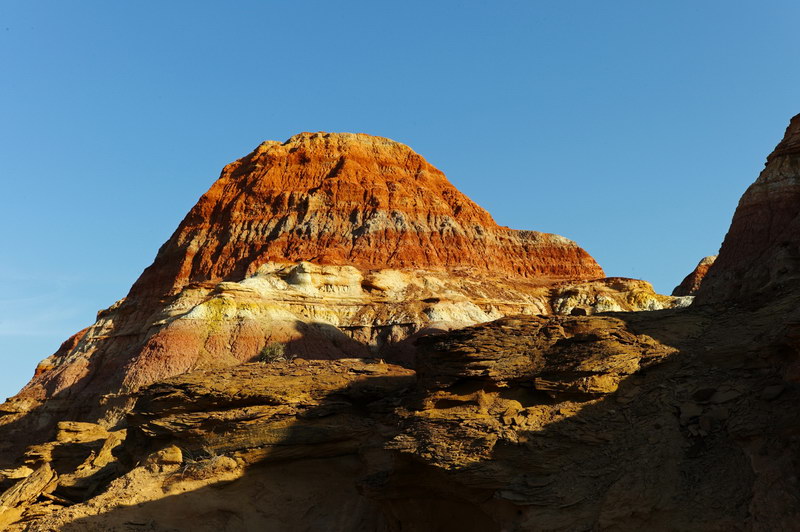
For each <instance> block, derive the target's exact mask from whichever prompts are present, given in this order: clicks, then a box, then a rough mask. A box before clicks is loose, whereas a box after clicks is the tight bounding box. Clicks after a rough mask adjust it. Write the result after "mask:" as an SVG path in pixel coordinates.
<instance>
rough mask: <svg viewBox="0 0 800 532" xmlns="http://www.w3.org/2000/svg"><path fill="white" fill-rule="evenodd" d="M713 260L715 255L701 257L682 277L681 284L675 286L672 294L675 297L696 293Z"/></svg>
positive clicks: (715, 257)
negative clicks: (690, 270)
mask: <svg viewBox="0 0 800 532" xmlns="http://www.w3.org/2000/svg"><path fill="white" fill-rule="evenodd" d="M715 260H717V256H716V255H710V256H708V257H703V258H702V259H701V260H700V262H699V263H697V266H695V268H694V270H692V272H691V273H690V274H689V275H687V276H686V277H684V278H683V281H681V284H679V285H678V286H676V287H675V289H674V290H673V291H672V295H673V296H676V297H686V296H694V295H697V292H698V290H700V285H701V284H702V283H703V279H705V277H706V274H707V273H708V269H709V268H711V265H712V264H714V261H715Z"/></svg>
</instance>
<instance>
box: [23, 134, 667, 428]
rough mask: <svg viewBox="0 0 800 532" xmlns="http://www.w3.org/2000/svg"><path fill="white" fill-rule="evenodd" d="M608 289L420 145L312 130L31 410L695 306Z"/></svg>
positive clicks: (149, 278)
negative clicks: (534, 320)
mask: <svg viewBox="0 0 800 532" xmlns="http://www.w3.org/2000/svg"><path fill="white" fill-rule="evenodd" d="M602 276H603V271H602V269H601V268H600V267H599V266H598V265H597V263H596V262H595V261H594V260H593V259H592V258H591V257H590V256H589V255H588V254H587V253H586V252H585V251H584V250H582V249H581V248H580V247H578V246H577V245H576V244H575V243H574V242H571V241H570V240H567V239H566V238H563V237H561V236H558V235H552V234H545V233H538V232H534V231H515V230H511V229H508V228H506V227H500V226H498V225H497V224H496V223H495V222H494V221H493V220H492V218H491V216H489V214H488V213H487V212H486V211H484V210H483V209H481V208H480V207H479V206H478V205H476V204H475V203H474V202H472V201H471V200H470V199H469V198H467V197H466V196H464V195H463V194H461V193H460V192H459V191H458V190H456V189H455V187H453V185H451V184H450V182H449V181H448V180H447V179H446V178H445V176H444V175H443V174H442V173H441V172H440V171H439V170H437V169H436V168H434V167H433V166H431V165H430V164H428V163H427V162H426V161H425V160H424V159H423V158H422V157H421V156H419V155H418V154H416V153H414V152H413V151H412V150H411V149H410V148H408V147H407V146H405V145H403V144H400V143H397V142H394V141H391V140H388V139H384V138H380V137H372V136H368V135H354V134H329V133H314V134H311V133H302V134H300V135H296V136H294V137H292V138H290V139H289V140H288V141H286V142H284V143H279V142H271V141H270V142H265V143H263V144H261V145H260V146H259V147H258V148H257V149H256V150H255V151H253V152H252V153H250V154H249V155H247V156H245V157H243V158H242V159H240V160H238V161H236V162H234V163H231V164H229V165H228V166H226V167H225V168H224V169H223V171H222V174H221V176H220V178H219V179H218V180H217V181H216V182H215V183H214V184H213V185H212V187H211V188H210V190H209V191H208V192H207V193H206V194H205V195H203V197H202V198H200V200H199V201H198V203H197V205H195V207H194V208H192V210H191V211H190V212H189V214H187V216H186V218H185V219H184V220H183V222H181V224H180V226H179V227H178V229H177V230H176V231H175V233H174V234H173V235H172V237H171V238H170V239H169V240H168V241H167V242H166V243H165V244H164V245H163V246H162V247H161V249H160V250H159V252H158V255H157V257H156V259H155V261H154V262H153V264H152V265H151V266H150V267H148V268H147V269H146V270H145V271H144V273H143V274H142V275H141V277H140V278H139V280H137V281H136V283H135V284H134V285H133V287H132V288H131V290H130V292H129V294H128V296H127V297H126V298H125V299H123V300H121V301H119V302H118V303H116V304H115V305H113V306H112V307H110V308H108V309H106V310H103V311H101V312H100V313H98V316H97V322H96V323H95V324H94V325H92V326H91V327H89V328H87V329H86V330H84V331H81V332H80V333H78V334H77V335H75V336H74V337H73V338H72V339H70V340H69V341H68V342H66V343H65V344H64V346H62V348H61V349H59V350H58V352H56V353H55V354H54V355H52V356H51V357H48V358H47V359H46V360H44V361H43V362H42V363H41V364H40V365H39V367H38V368H37V371H36V376H35V377H34V379H33V380H32V381H31V383H30V384H29V385H28V386H27V387H26V388H25V389H24V390H23V391H22V392H21V393H20V394H19V396H18V397H16V398H15V399H14V401H13V402H14V403H15V405H16V406H15V407H14V408H15V409H17V410H19V411H23V412H24V411H26V410H29V409H30V408H32V407H33V405H36V404H38V403H40V402H41V401H47V402H48V408H49V409H51V410H53V409H55V411H54V412H52V413H53V415H57V416H64V415H67V416H69V417H71V418H79V419H96V418H98V417H100V416H102V415H104V414H105V413H107V412H111V413H112V415H114V416H117V417H118V416H119V415H121V412H123V411H124V407H121V406H120V404H121V403H120V402H124V401H125V400H124V398H121V397H115V398H114V399H113V402H114V405H115V406H113V407H111V406H108V405H106V404H99V403H100V402H101V400H100V399H99V397H100V396H103V395H107V394H119V393H123V394H125V393H129V392H133V391H135V390H136V389H138V388H139V387H141V386H143V385H147V384H150V383H152V382H155V381H157V380H160V379H164V378H168V377H171V376H174V375H179V374H181V373H185V372H187V371H192V370H198V369H204V368H212V367H228V366H231V365H236V364H240V363H243V362H248V361H254V360H257V359H258V357H259V356H260V353H261V352H262V351H263V350H264V349H265V348H269V346H270V345H272V344H281V345H284V346H286V347H285V349H286V354H287V356H301V357H303V358H306V359H331V358H340V357H352V356H380V357H383V358H386V359H389V360H392V361H397V362H401V363H406V364H407V363H409V362H410V361H411V360H412V359H413V351H414V348H413V343H412V342H413V337H414V335H416V334H421V333H424V332H426V331H430V330H449V329H452V328H458V327H463V326H467V325H471V324H475V323H481V322H486V321H490V320H493V319H497V318H499V317H501V316H504V315H508V314H520V313H522V314H549V313H553V312H555V313H564V314H568V313H570V312H582V313H592V312H601V311H609V310H639V309H658V308H668V307H671V306H674V305H676V304H679V303H680V301H679V300H676V299H673V298H669V297H667V296H660V295H657V294H655V293H654V292H653V290H652V287H650V285H649V284H647V283H644V282H642V281H635V280H626V279H607V280H604V279H602ZM77 397H83V399H81V400H77V399H76V398H77ZM89 398H91V399H89ZM9 408H10V407H9ZM75 408H79V409H82V411H81V412H78V411H76V410H75ZM65 409H66V410H65ZM87 409H91V410H92V411H91V412H88V411H87ZM109 422H111V421H110V420H109Z"/></svg>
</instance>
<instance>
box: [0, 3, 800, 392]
mask: <svg viewBox="0 0 800 532" xmlns="http://www.w3.org/2000/svg"><path fill="white" fill-rule="evenodd" d="M798 20H800V4H798V3H797V2H796V1H769V2H745V1H737V0H726V1H712V0H708V1H702V2H698V1H697V0H691V1H689V0H686V1H681V0H677V1H671V2H642V1H641V0H630V1H609V2H598V1H596V0H591V1H568V2H543V1H541V2H539V1H532V0H530V1H499V0H498V1H493V2H488V1H484V2H478V1H460V2H456V1H436V2H432V1H430V0H428V1H424V2H423V1H405V2H374V1H372V2H366V1H364V2H347V1H342V2H328V1H304V2H272V1H237V2H217V1H213V2H212V1H193V2H188V1H185V2H178V1H174V2H172V1H171V2H164V1H137V2H108V1H105V0H104V1H81V2H64V1H60V0H59V1H32V0H4V1H3V2H1V3H0V67H2V68H1V70H0V124H2V125H1V126H0V176H2V191H3V196H2V198H3V208H2V209H0V224H1V225H2V236H3V245H2V247H0V276H1V277H0V279H2V287H3V288H2V291H0V360H1V361H2V364H3V371H2V372H0V399H2V397H5V396H9V395H12V394H13V393H15V392H16V391H17V390H18V389H19V388H20V387H21V386H22V385H23V384H24V383H25V382H26V381H27V380H28V379H29V378H30V376H31V374H32V372H33V369H34V367H35V365H36V363H37V362H38V361H39V360H40V359H42V358H44V357H46V356H47V355H49V354H50V353H52V352H53V351H54V350H55V349H56V348H57V347H58V345H59V344H60V343H61V341H63V340H64V339H66V338H67V337H68V336H69V335H70V334H72V333H73V332H75V331H77V330H79V329H81V328H83V327H85V326H87V325H89V324H91V323H92V322H93V321H94V316H95V312H96V311H97V310H98V309H101V308H105V307H107V306H109V305H111V304H112V303H113V302H114V301H115V300H117V299H119V298H121V297H123V296H124V295H125V294H126V293H127V290H128V288H129V287H130V285H131V284H132V283H133V281H134V280H135V279H136V277H138V275H139V274H140V273H141V271H142V269H144V268H145V267H146V266H147V265H148V264H149V263H150V262H151V261H152V260H153V257H154V256H155V254H156V251H157V250H158V247H159V246H160V245H161V243H162V242H163V241H165V240H166V239H167V238H168V237H169V235H170V234H171V233H172V231H173V230H174V229H175V227H176V226H177V224H178V223H179V221H180V220H181V219H182V218H183V216H184V214H185V213H186V211H187V210H188V209H189V208H190V207H191V206H192V205H193V204H194V203H195V201H196V200H197V198H198V197H199V196H200V195H201V194H202V193H203V192H204V191H205V190H206V189H207V188H208V187H209V186H210V185H211V183H212V182H213V181H214V179H215V178H216V177H217V176H218V175H219V171H220V169H221V168H222V166H223V165H225V164H226V163H228V162H230V161H232V160H234V159H236V158H238V157H241V156H242V155H244V154H246V153H248V152H249V151H251V150H252V149H253V148H254V147H255V146H257V145H258V144H259V143H260V142H261V141H263V140H267V139H272V140H285V139H286V138H288V137H289V136H291V135H293V134H295V133H297V132H300V131H319V130H324V131H350V132H364V133H371V134H375V135H381V136H385V137H390V138H393V139H395V140H398V141H401V142H404V143H406V144H408V145H410V146H411V147H412V148H414V149H415V150H416V151H418V152H419V153H421V154H422V155H423V156H425V157H426V158H427V159H428V160H429V161H430V162H431V163H433V164H434V165H436V166H437V167H439V168H440V169H442V170H443V171H444V172H445V173H446V174H447V175H448V177H449V178H450V180H451V181H452V182H453V183H454V184H455V185H456V186H457V187H458V188H460V189H461V190H462V191H464V192H465V193H467V194H468V195H469V196H470V197H472V199H474V200H475V201H477V202H478V203H479V204H480V205H482V206H483V207H485V208H486V209H487V210H488V211H489V212H491V213H492V215H493V216H494V217H495V219H496V220H497V221H498V222H499V223H501V224H503V225H508V226H511V227H514V228H518V229H535V230H539V231H547V232H555V233H559V234H562V235H564V236H567V237H569V238H572V239H574V240H576V241H577V242H578V243H579V244H580V245H582V246H583V247H584V248H585V249H587V250H588V251H589V252H590V253H591V254H592V255H593V256H594V257H595V258H596V259H597V260H598V261H599V262H600V264H601V265H602V266H603V267H604V268H605V270H606V273H607V274H608V275H620V276H629V277H636V278H643V279H646V280H649V281H651V282H652V283H654V285H655V287H656V288H657V289H658V290H659V291H661V292H666V293H669V291H671V289H672V288H673V286H674V285H676V284H677V283H678V282H679V281H680V280H681V279H682V278H683V276H684V275H686V274H687V273H688V272H689V271H690V270H691V269H692V268H693V267H694V266H695V264H696V263H697V261H698V260H700V258H701V257H703V256H705V255H709V254H713V253H716V251H717V250H718V248H719V245H720V243H721V241H722V238H723V237H724V235H725V231H726V230H727V227H728V224H729V223H730V218H731V215H732V214H733V210H734V208H735V206H736V203H737V201H738V199H739V197H740V195H741V194H742V192H743V191H744V189H745V188H746V187H747V185H748V184H749V183H751V182H752V181H753V180H754V179H755V178H756V176H757V175H758V172H759V171H760V169H761V168H762V167H763V162H764V158H765V157H766V155H767V154H768V153H769V152H770V151H771V150H772V148H773V147H774V145H775V144H776V143H777V142H778V141H779V140H780V138H781V136H782V134H783V131H784V128H785V127H786V124H787V123H788V120H789V118H790V117H791V116H792V115H793V114H796V113H798V112H800V99H798V95H799V94H798V91H799V90H800V68H798V58H800V39H798V34H797V21H798Z"/></svg>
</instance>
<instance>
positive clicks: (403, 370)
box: [0, 117, 800, 531]
mask: <svg viewBox="0 0 800 532" xmlns="http://www.w3.org/2000/svg"><path fill="white" fill-rule="evenodd" d="M798 191H800V118H797V117H795V119H793V120H792V122H791V124H790V126H789V128H788V129H787V132H786V136H785V138H784V140H783V141H782V142H781V143H780V144H779V145H778V148H776V150H775V152H774V153H773V154H772V155H770V157H769V158H768V160H767V166H766V168H765V170H764V171H763V172H762V174H761V176H760V177H759V178H758V180H757V181H756V182H755V183H754V184H753V186H751V187H750V189H748V191H747V193H746V194H745V196H744V197H743V198H742V201H741V202H740V204H739V207H738V209H737V211H736V214H735V216H734V220H733V224H732V226H731V229H730V231H729V233H728V235H727V236H726V238H725V242H724V244H723V246H722V249H721V251H720V254H719V257H718V259H717V260H716V262H714V264H713V265H710V264H704V263H702V262H701V265H700V266H698V269H697V270H696V271H695V272H693V273H692V274H691V275H690V276H689V277H687V280H686V281H684V283H682V284H681V287H679V289H676V295H681V296H683V297H669V296H662V295H658V294H655V293H654V292H653V291H652V288H651V287H650V286H649V284H647V283H645V282H643V281H637V280H631V279H620V278H604V274H603V272H602V270H601V269H600V267H599V266H598V265H597V263H596V262H595V261H594V260H593V259H592V258H591V257H590V256H589V255H588V254H587V253H586V252H585V251H583V250H582V249H581V248H580V247H578V246H577V245H576V244H574V243H573V242H571V241H569V240H567V239H565V238H563V237H560V236H556V235H550V234H543V233H536V232H532V231H514V230H510V229H508V228H504V227H499V226H498V225H497V224H496V223H495V222H494V221H493V220H492V218H491V217H490V216H489V215H488V214H487V213H486V212H485V211H483V210H482V209H481V208H480V207H478V206H477V205H476V204H474V203H473V202H472V201H470V200H469V199H468V198H466V197H465V196H464V195H463V194H461V193H459V192H458V191H457V190H456V189H455V188H454V187H453V186H452V185H451V184H450V183H449V182H448V181H447V180H446V178H445V177H444V176H443V175H442V174H441V172H439V171H438V170H436V169H435V168H433V167H432V166H430V165H429V164H428V163H427V162H425V160H424V159H422V157H420V156H419V155H417V154H416V153H414V152H413V151H411V150H410V149H409V148H408V147H406V146H404V145H402V144H399V143H395V142H392V141H390V140H387V139H382V138H377V137H370V136H366V135H349V134H324V133H317V134H306V133H304V134H301V135H297V136H295V137H292V138H291V139H289V140H288V141H287V142H285V143H282V144H281V143H277V142H266V143H264V144H262V145H261V146H259V147H258V148H257V149H256V150H255V151H254V152H253V153H251V154H249V155H248V156H246V157H244V158H242V159H240V160H239V161H236V162H235V163H232V164H230V165H228V166H227V167H226V168H225V169H224V170H223V172H222V175H221V177H220V178H219V180H218V181H217V182H216V183H215V184H214V185H213V186H212V187H211V189H210V190H209V191H208V192H207V193H206V194H205V195H204V196H203V197H202V198H201V199H200V201H199V202H198V204H197V205H196V206H195V207H194V208H193V209H192V210H191V211H190V213H189V214H188V215H187V217H186V218H185V219H184V221H183V222H182V223H181V225H180V226H179V227H178V229H177V230H176V232H175V233H174V234H173V236H172V237H171V238H170V240H169V241H167V242H166V243H165V244H164V245H163V246H162V248H161V249H160V251H159V253H158V256H157V257H156V260H155V261H154V263H153V265H152V266H150V267H149V268H148V269H147V270H146V271H145V272H144V273H143V274H142V276H141V277H140V279H139V280H138V281H137V282H136V283H135V284H134V286H133V287H132V288H131V291H130V293H129V294H128V296H127V297H126V298H125V299H124V300H122V301H120V302H118V303H116V304H115V305H113V306H112V307H111V308H109V309H106V310H104V311H101V312H100V313H99V314H98V317H97V322H96V323H95V324H94V325H92V326H91V327H89V328H87V329H85V330H84V331H81V332H79V333H77V334H76V335H75V336H73V337H72V338H70V339H69V340H67V341H66V342H65V343H64V345H62V347H61V348H60V349H59V350H58V351H57V352H56V353H55V354H54V355H52V356H50V357H48V358H47V359H45V360H44V361H43V362H42V363H41V364H40V365H39V367H38V368H37V369H36V375H35V376H34V378H33V379H32V380H31V382H30V383H29V384H28V385H27V386H26V387H25V388H24V389H23V390H22V391H21V392H20V393H19V394H18V395H17V396H15V397H13V398H11V399H10V400H9V401H7V402H6V403H5V404H4V405H2V406H0V434H2V436H3V437H2V440H0V442H2V443H0V444H1V445H3V446H4V447H3V453H2V456H1V457H0V459H1V460H2V464H0V467H2V468H3V469H2V471H0V490H2V494H0V526H2V527H4V528H5V529H8V530H30V531H45V530H75V531H93V530H96V531H100V530H103V531H105V530H119V531H123V530H124V531H128V530H165V531H166V530H209V531H211V530H214V531H217V530H291V531H294V530H297V531H300V530H341V531H350V530H364V531H372V530H383V531H400V530H402V531H409V530H410V531H427V530H440V531H445V530H459V529H460V530H490V531H491V530H496V531H500V530H509V531H510V530H520V531H522V530H595V529H597V530H600V529H609V530H764V531H766V530H792V529H796V525H797V523H798V522H800V483H799V481H798V477H800V461H799V459H800V448H799V447H800V416H797V414H796V410H795V408H794V407H795V405H796V404H797V401H798V399H800V386H799V385H798V381H800V357H799V356H798V352H799V351H798V350H800V310H799V309H800V282H798V281H800V262H798V258H800V253H798V249H799V247H798V246H800V239H799V238H798V235H800V231H798V230H797V229H798V228H797V227H795V225H797V223H798V220H799V219H800V217H798V207H800V202H798V200H800V198H799V197H798V194H800V192H798ZM703 269H705V271H703ZM691 294H696V298H695V302H694V303H693V304H692V305H691V306H688V307H687V304H688V303H689V302H690V301H691V297H686V295H691Z"/></svg>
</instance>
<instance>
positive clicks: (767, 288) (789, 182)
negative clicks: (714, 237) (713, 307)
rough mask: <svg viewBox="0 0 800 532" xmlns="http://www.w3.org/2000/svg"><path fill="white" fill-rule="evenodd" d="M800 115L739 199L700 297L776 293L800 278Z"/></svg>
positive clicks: (707, 299) (727, 298)
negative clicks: (756, 177)
mask: <svg viewBox="0 0 800 532" xmlns="http://www.w3.org/2000/svg"><path fill="white" fill-rule="evenodd" d="M799 266H800V115H797V116H795V117H794V118H792V120H791V121H790V123H789V127H788V128H786V133H785V134H784V137H783V140H782V141H781V142H780V143H779V144H778V146H777V147H776V148H775V150H774V151H773V152H772V153H771V154H770V155H769V157H767V163H766V166H765V168H764V170H763V171H762V172H761V174H760V175H759V176H758V179H756V181H755V182H754V183H753V184H752V185H750V187H749V188H748V189H747V191H746V192H745V193H744V195H743V196H742V198H741V200H739V205H738V207H737V208H736V212H735V213H734V215H733V221H732V222H731V227H730V229H729V230H728V234H727V235H726V236H725V240H724V242H723V243H722V247H721V248H720V252H719V257H718V258H717V260H716V262H715V263H714V266H713V267H712V268H711V269H710V270H709V272H708V276H707V277H706V279H705V281H704V282H703V285H702V288H701V289H700V291H699V293H698V296H697V302H698V303H708V302H715V301H720V302H721V301H731V300H740V301H743V302H747V301H752V300H753V299H761V298H764V297H766V298H773V297H775V296H776V295H778V296H779V295H781V294H782V293H784V292H785V291H786V290H787V287H788V286H789V285H790V284H791V285H792V286H794V285H796V284H797V281H798V280H799V279H800V267H799Z"/></svg>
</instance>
